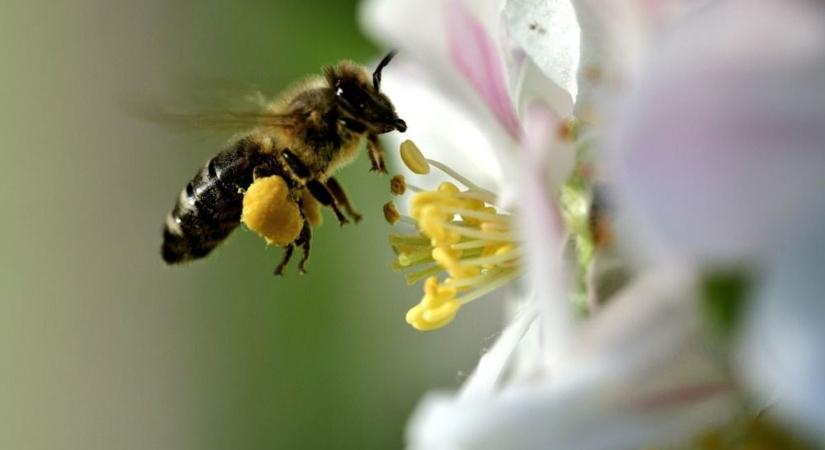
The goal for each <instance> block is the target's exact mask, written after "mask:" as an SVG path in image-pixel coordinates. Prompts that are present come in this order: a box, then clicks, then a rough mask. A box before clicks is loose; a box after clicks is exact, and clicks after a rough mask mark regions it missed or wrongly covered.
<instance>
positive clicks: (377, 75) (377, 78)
mask: <svg viewBox="0 0 825 450" xmlns="http://www.w3.org/2000/svg"><path fill="white" fill-rule="evenodd" d="M396 54H398V51H397V50H390V52H389V53H387V56H385V57H384V58H383V59H382V60H381V62H379V63H378V67H376V68H375V72H373V73H372V86H373V87H374V88H375V90H376V91H377V90H379V88H380V87H381V70H383V69H384V67H386V66H387V64H389V63H390V61H392V59H393V58H394V57H395V55H396Z"/></svg>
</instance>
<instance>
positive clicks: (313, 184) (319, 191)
mask: <svg viewBox="0 0 825 450" xmlns="http://www.w3.org/2000/svg"><path fill="white" fill-rule="evenodd" d="M281 156H283V158H284V161H286V163H287V165H288V166H289V168H290V170H291V171H292V173H293V175H294V176H295V177H297V178H298V180H299V181H302V182H303V183H304V185H305V186H306V188H307V189H308V190H309V193H310V194H312V196H313V197H315V199H316V200H318V201H319V202H321V204H322V205H324V206H329V207H330V208H332V210H333V211H334V212H335V217H337V218H338V223H339V224H340V225H341V226H344V224H346V223H349V220H347V218H346V217H344V215H343V214H341V210H340V209H338V204H337V203H336V202H335V197H333V195H332V193H331V192H329V189H327V187H326V186H325V185H324V184H323V183H321V182H320V181H318V180H316V179H314V178H310V177H311V176H312V174H311V173H310V171H309V168H308V167H307V166H306V165H305V164H304V163H303V162H302V161H301V160H300V159H299V158H298V157H297V156H295V154H294V153H292V150H290V149H285V150H283V151H282V152H281Z"/></svg>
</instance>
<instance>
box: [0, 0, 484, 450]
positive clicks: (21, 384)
mask: <svg viewBox="0 0 825 450" xmlns="http://www.w3.org/2000/svg"><path fill="white" fill-rule="evenodd" d="M356 9H357V4H355V3H354V2H348V1H321V0H315V1H301V2H298V1H295V2H289V3H285V2H269V1H236V2H194V1H192V2H180V1H178V2H166V1H160V0H149V1H147V2H129V1H124V0H120V1H105V0H81V1H76V2H23V1H19V2H18V1H9V0H4V1H1V2H0V55H2V68H1V69H0V74H2V83H0V99H2V107H1V108H0V115H1V117H0V136H2V139H3V140H2V145H3V152H2V155H3V166H2V167H3V169H4V170H3V172H4V173H3V176H2V177H0V192H2V194H3V195H2V198H3V200H4V205H3V211H4V214H3V221H2V222H0V230H2V233H0V236H2V253H0V255H2V256H0V258H2V270H0V295H1V296H2V301H0V399H2V402H0V448H2V449H56V448H60V449H176V450H177V449H198V450H208V449H221V450H228V449H261V448H267V449H271V448H288V449H325V448H359V449H370V448H375V449H387V448H399V447H400V446H401V443H402V436H403V426H404V423H405V420H406V418H407V417H408V415H409V413H410V411H411V410H412V409H413V407H414V405H415V404H416V402H417V400H418V399H419V398H420V396H421V395H422V394H423V393H424V392H426V391H427V390H429V389H430V388H435V387H441V388H454V387H456V386H457V385H458V383H459V381H460V380H461V379H462V377H463V375H462V373H466V372H467V371H469V370H470V369H472V367H473V365H474V364H475V362H476V360H477V357H478V355H479V353H480V352H481V351H482V349H483V346H484V345H486V344H488V343H489V342H490V341H491V338H492V337H493V334H494V333H495V332H496V329H497V326H498V323H497V319H495V315H496V314H494V313H491V310H494V312H497V311H498V306H497V305H492V304H488V305H486V306H482V307H475V308H467V311H466V312H462V314H461V315H460V316H459V318H458V319H457V321H456V323H455V324H454V325H452V326H450V327H448V328H446V329H444V330H441V331H438V332H434V333H430V334H421V333H418V332H416V331H414V330H412V329H411V328H410V327H408V326H407V325H406V324H405V323H404V320H403V317H404V313H405V312H406V310H407V309H408V308H409V307H410V306H412V305H413V304H414V303H415V302H417V301H418V298H419V297H420V286H416V287H407V286H406V285H405V283H404V281H403V279H402V278H401V276H400V275H397V274H394V273H391V272H390V271H389V269H388V265H389V262H390V259H391V253H390V251H389V250H388V247H387V245H386V235H387V233H388V231H389V226H388V225H386V224H385V223H383V220H382V219H381V205H382V204H383V203H384V202H386V201H387V200H388V192H387V181H388V180H387V177H378V176H376V175H374V174H368V172H367V169H368V167H369V164H368V162H367V160H366V158H365V155H361V157H360V158H359V160H358V161H356V162H355V163H354V164H353V165H352V166H350V167H348V168H346V169H344V170H343V171H342V173H341V174H340V179H341V181H342V183H343V184H344V185H345V186H346V187H347V188H348V190H349V193H350V197H351V198H352V199H353V201H354V203H355V205H356V207H358V208H359V209H360V210H361V211H362V212H363V213H365V215H366V220H365V221H364V222H362V223H361V224H359V225H358V226H348V227H346V228H344V229H339V228H338V227H337V226H336V225H334V223H333V221H332V220H331V219H332V218H331V216H329V215H328V213H327V215H326V217H325V219H326V224H325V225H324V226H323V227H321V228H320V229H318V230H317V232H316V234H315V241H314V247H313V258H312V259H311V261H310V265H309V269H310V271H309V274H308V275H307V276H304V277H299V276H298V275H297V273H296V270H295V266H294V265H293V266H292V267H290V270H289V273H288V276H287V277H285V278H283V279H276V278H274V277H272V275H271V274H270V272H271V270H272V268H273V267H274V265H275V264H277V262H278V261H279V259H280V255H281V253H280V250H279V249H276V248H266V246H265V245H264V244H263V241H261V240H260V239H258V238H256V237H254V236H253V235H252V233H250V232H248V231H246V230H241V231H239V232H236V233H235V235H233V236H232V237H231V238H230V239H229V241H228V242H227V243H226V245H224V246H222V247H221V248H220V249H219V250H218V251H217V252H216V254H214V255H213V256H212V257H210V258H208V259H207V260H205V261H203V262H200V263H196V264H192V265H191V266H189V267H186V268H167V267H164V265H163V264H162V263H161V260H160V257H159V254H158V251H159V245H160V238H161V235H160V231H161V223H162V221H163V218H164V216H165V214H166V213H167V211H168V209H169V208H171V207H172V205H173V203H174V200H175V198H176V196H177V194H178V192H179V190H180V188H181V187H182V186H183V185H184V184H185V183H186V182H187V180H188V179H189V178H190V177H191V176H192V175H193V174H194V173H195V171H196V170H197V169H198V167H200V165H201V164H202V163H203V162H204V161H205V160H207V159H208V158H209V157H210V156H211V155H213V154H214V153H216V152H217V151H218V150H219V149H220V148H221V147H222V146H223V142H224V141H225V140H226V139H227V136H225V135H223V136H211V137H210V136H193V135H192V134H180V133H175V132H174V131H171V130H170V129H168V128H165V127H162V126H159V125H156V124H152V123H146V122H141V121H139V120H137V119H135V118H134V117H131V116H130V115H129V114H127V113H125V112H124V108H123V106H122V102H121V100H122V99H123V98H128V97H129V96H133V95H135V94H138V95H145V96H146V97H147V98H157V96H158V95H159V93H162V92H168V89H169V87H170V86H175V85H176V83H177V82H179V81H180V80H185V79H187V78H190V79H196V78H212V77H214V78H216V79H228V80H237V81H239V82H249V83H255V84H259V85H262V86H265V87H267V88H268V89H270V90H271V91H277V90H279V89H281V88H283V87H284V86H285V85H287V84H288V83H289V82H291V81H292V80H294V79H296V78H299V77H301V76H303V75H306V74H309V73H315V72H317V71H318V70H319V68H320V67H321V66H322V65H325V64H330V63H333V62H335V61H337V60H339V59H342V58H352V59H355V60H357V61H360V62H364V63H369V62H370V61H374V60H375V58H377V57H378V56H380V53H381V51H382V50H383V49H379V48H376V47H375V46H374V45H373V44H371V43H370V42H368V41H367V40H366V39H365V38H364V37H363V36H362V35H361V34H360V32H359V30H358V26H357V21H356ZM410 132H413V133H414V130H410Z"/></svg>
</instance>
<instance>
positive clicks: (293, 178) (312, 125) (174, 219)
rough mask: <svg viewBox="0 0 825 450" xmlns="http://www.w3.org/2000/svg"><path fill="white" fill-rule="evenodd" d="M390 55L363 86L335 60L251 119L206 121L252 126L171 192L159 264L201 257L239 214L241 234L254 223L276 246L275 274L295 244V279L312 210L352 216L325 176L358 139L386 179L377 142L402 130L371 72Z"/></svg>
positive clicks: (352, 152)
mask: <svg viewBox="0 0 825 450" xmlns="http://www.w3.org/2000/svg"><path fill="white" fill-rule="evenodd" d="M394 55H395V53H394V52H390V53H389V54H388V55H387V56H385V57H384V58H383V59H382V60H381V62H380V63H379V64H378V66H377V67H376V69H375V71H374V72H373V73H372V80H370V78H369V75H368V72H367V70H366V68H364V67H363V66H360V65H357V64H354V63H352V62H349V61H344V62H341V63H338V64H336V65H334V66H331V67H327V68H325V69H324V71H323V76H318V77H313V78H311V79H309V80H306V81H304V82H303V83H300V84H299V85H297V86H295V87H293V88H292V89H289V90H287V91H285V92H284V93H283V94H282V95H281V96H280V98H278V99H276V100H274V101H272V102H270V103H268V104H266V105H265V106H263V107H262V109H261V111H259V112H255V113H251V114H229V115H226V116H224V117H220V118H214V119H212V121H213V122H215V123H213V125H231V126H234V125H240V126H249V127H251V128H252V129H251V130H250V131H249V132H248V133H247V134H246V135H245V136H244V137H242V138H240V139H238V140H237V141H236V142H234V143H233V144H232V145H230V146H229V148H227V149H226V150H224V151H222V152H220V153H218V154H217V155H216V156H215V157H213V158H212V159H210V160H209V161H208V162H207V163H206V165H204V167H203V168H201V170H200V171H198V173H197V174H196V175H195V176H194V178H192V180H191V181H189V183H187V184H186V187H184V189H183V190H182V191H181V193H180V196H179V197H178V200H177V202H176V203H175V206H174V208H172V211H171V212H169V214H168V215H167V217H166V222H165V225H164V230H163V245H162V247H161V255H162V256H163V260H164V261H166V263H168V264H177V263H182V262H185V261H191V260H195V259H198V258H203V257H205V256H207V255H208V254H209V253H210V252H211V251H212V250H213V249H214V248H215V247H216V246H217V245H218V244H220V243H221V242H222V241H223V240H224V239H226V237H227V236H229V234H230V233H231V232H232V230H234V229H235V228H236V227H237V226H238V225H239V224H240V222H241V220H242V215H243V221H244V222H246V223H247V225H250V228H253V226H252V225H251V223H252V222H255V223H256V224H257V229H256V230H255V231H257V232H259V233H260V234H262V235H263V236H264V237H265V238H266V239H267V241H268V242H270V243H276V244H278V245H280V246H282V247H284V256H283V259H282V260H281V262H280V264H278V266H277V267H276V268H275V274H276V275H281V274H282V273H283V270H284V268H285V267H286V266H287V264H288V263H289V260H290V258H291V256H292V253H293V251H294V249H295V247H298V246H300V247H301V249H302V252H303V256H302V258H301V261H300V264H299V266H298V267H299V271H300V272H301V273H304V272H305V269H306V262H307V259H308V258H309V251H310V242H311V240H312V232H311V229H310V223H311V222H316V220H314V219H313V216H314V217H316V218H317V215H318V206H319V205H318V204H319V203H320V205H324V206H328V207H330V208H331V209H332V211H333V212H334V213H335V216H336V218H337V219H338V222H339V223H340V224H341V225H342V226H343V225H344V224H345V223H347V222H348V219H347V217H346V216H345V215H344V214H343V213H342V212H341V210H342V209H343V210H344V211H346V213H347V215H349V216H350V217H351V218H352V219H353V220H355V221H356V222H357V221H359V220H360V219H361V216H360V215H359V214H358V213H357V212H356V211H355V210H354V209H353V207H352V205H351V204H350V201H349V199H348V198H347V195H346V193H345V192H344V189H343V188H342V187H341V185H340V184H339V183H338V181H336V179H335V177H333V174H334V173H335V171H336V170H338V169H339V168H340V167H342V166H344V165H346V164H348V163H350V162H351V161H352V160H353V159H354V158H355V157H356V156H357V153H358V150H359V148H360V146H361V142H362V141H363V140H366V142H367V150H368V152H369V157H370V162H371V165H372V168H371V170H374V171H378V172H381V173H386V168H385V166H384V160H383V156H382V152H381V148H380V147H379V144H378V137H377V136H378V135H379V134H383V133H388V132H391V131H395V130H398V131H400V132H404V131H405V130H406V129H407V125H406V124H405V123H404V121H403V120H401V119H400V118H399V117H398V115H397V114H396V112H395V107H394V106H393V104H392V102H391V101H390V99H389V98H387V96H386V95H384V94H383V93H381V90H380V88H381V71H382V69H383V68H384V67H385V66H386V65H387V64H388V63H389V62H390V60H391V59H392V58H393V56H394ZM370 81H371V82H370ZM207 121H209V120H208V119H207ZM259 181H260V183H259ZM264 181H266V182H264ZM253 188H255V196H254V197H255V198H252V197H253V195H252V189H253Z"/></svg>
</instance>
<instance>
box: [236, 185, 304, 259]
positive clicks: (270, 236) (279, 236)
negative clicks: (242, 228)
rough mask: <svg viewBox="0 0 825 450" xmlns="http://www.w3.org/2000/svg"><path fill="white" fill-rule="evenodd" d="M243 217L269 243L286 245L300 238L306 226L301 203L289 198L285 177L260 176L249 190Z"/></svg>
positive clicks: (248, 225)
mask: <svg viewBox="0 0 825 450" xmlns="http://www.w3.org/2000/svg"><path fill="white" fill-rule="evenodd" d="M241 221H242V222H243V223H244V224H246V226H247V227H248V228H249V229H250V230H252V231H254V232H256V233H258V234H259V235H260V236H261V237H262V238H264V239H265V240H266V242H267V243H268V244H270V245H271V244H275V245H279V246H286V245H288V244H290V243H292V242H293V241H295V239H297V238H298V234H299V233H300V232H301V229H302V228H303V226H304V220H303V219H302V218H301V212H300V211H299V210H298V205H297V204H296V203H295V202H294V201H292V200H291V199H290V198H289V187H288V186H287V185H286V182H285V181H284V179H283V178H281V177H279V176H277V175H273V176H270V177H265V178H259V179H257V180H255V182H254V183H252V185H251V186H249V188H248V189H247V190H246V194H245V195H244V198H243V211H242V213H241Z"/></svg>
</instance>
